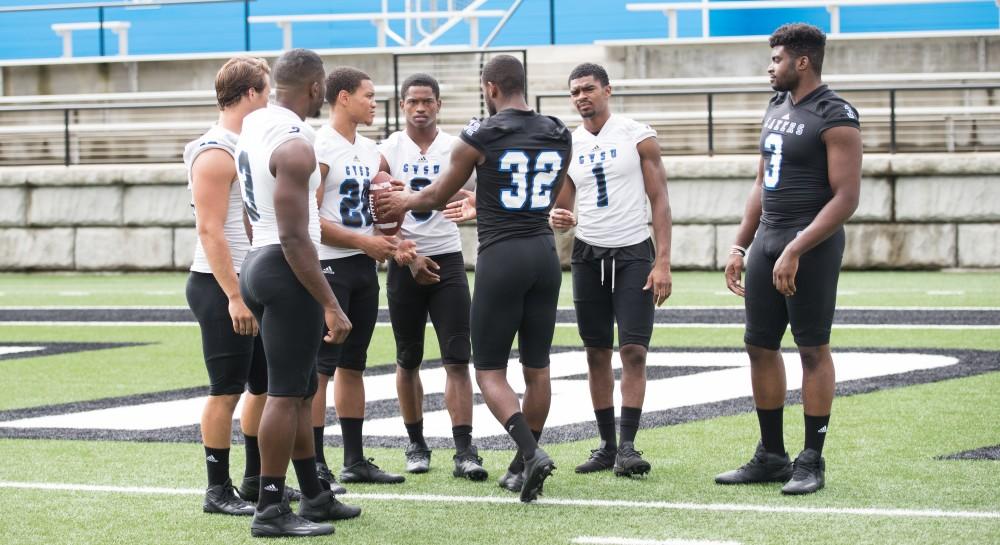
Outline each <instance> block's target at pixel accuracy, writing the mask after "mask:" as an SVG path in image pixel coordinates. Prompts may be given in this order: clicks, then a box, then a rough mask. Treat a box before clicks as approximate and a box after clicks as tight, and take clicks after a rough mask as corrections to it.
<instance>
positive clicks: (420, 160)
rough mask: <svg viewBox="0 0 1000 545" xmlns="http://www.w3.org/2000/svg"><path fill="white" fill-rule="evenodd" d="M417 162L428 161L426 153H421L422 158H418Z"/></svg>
mask: <svg viewBox="0 0 1000 545" xmlns="http://www.w3.org/2000/svg"><path fill="white" fill-rule="evenodd" d="M417 162H418V163H426V162H427V157H426V156H424V155H421V156H420V159H417Z"/></svg>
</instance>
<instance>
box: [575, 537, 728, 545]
mask: <svg viewBox="0 0 1000 545" xmlns="http://www.w3.org/2000/svg"><path fill="white" fill-rule="evenodd" d="M570 543H578V544H581V545H740V543H739V542H738V541H712V540H708V539H637V538H633V537H596V536H580V537H574V538H573V539H571V540H570Z"/></svg>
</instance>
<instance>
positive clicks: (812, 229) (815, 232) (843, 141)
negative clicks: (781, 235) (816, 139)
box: [773, 125, 861, 295]
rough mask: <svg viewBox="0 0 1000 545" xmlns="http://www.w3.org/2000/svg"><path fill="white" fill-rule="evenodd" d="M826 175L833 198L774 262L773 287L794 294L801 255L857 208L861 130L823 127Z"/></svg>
mask: <svg viewBox="0 0 1000 545" xmlns="http://www.w3.org/2000/svg"><path fill="white" fill-rule="evenodd" d="M822 139H823V143H825V144H826V160H827V165H829V166H828V167H827V177H828V178H829V180H830V189H831V191H832V192H833V198H831V199H830V201H829V202H827V203H826V205H824V206H823V209H822V210H820V211H819V214H817V215H816V217H815V218H813V220H812V223H810V224H809V226H808V227H806V228H805V229H803V230H802V232H800V233H799V235H798V236H796V237H795V238H794V239H792V241H791V242H789V243H788V245H787V246H785V250H784V251H783V252H781V255H780V256H779V257H778V260H777V261H776V262H775V264H774V271H773V275H774V279H773V280H774V287H775V288H777V289H778V291H779V292H780V293H782V294H784V295H795V273H796V272H797V271H798V268H799V257H801V256H802V254H804V253H806V252H808V251H809V250H811V249H813V248H815V247H816V246H817V245H818V244H819V243H821V242H823V241H824V240H826V239H827V238H828V237H829V236H830V235H832V234H833V233H835V232H836V231H837V230H838V229H840V228H841V227H842V226H843V225H844V223H846V222H847V220H848V219H850V217H851V216H852V215H854V211H855V210H857V208H858V198H859V196H860V195H861V131H860V130H858V128H857V127H853V126H847V125H841V126H836V127H832V128H830V129H827V130H825V131H823V135H822Z"/></svg>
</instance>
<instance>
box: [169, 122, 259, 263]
mask: <svg viewBox="0 0 1000 545" xmlns="http://www.w3.org/2000/svg"><path fill="white" fill-rule="evenodd" d="M239 137H240V136H239V135H238V134H236V133H234V132H231V131H229V130H227V129H224V128H222V127H220V126H218V125H213V126H212V128H211V129H208V132H206V133H205V134H203V135H201V137H199V138H198V139H197V140H193V141H191V142H188V144H187V145H186V146H184V166H185V167H186V168H187V176H188V189H191V190H192V191H193V190H194V189H193V184H194V178H193V177H192V171H193V169H194V160H195V159H197V158H198V156H199V155H201V153H202V152H203V151H208V150H210V149H220V150H222V151H224V152H226V153H228V154H229V155H230V156H231V157H235V156H236V141H237V139H238V138H239ZM191 207H192V208H194V201H193V200H192V202H191ZM222 232H223V234H224V235H225V237H226V243H227V244H228V246H229V255H230V256H231V257H232V259H233V269H235V270H236V272H240V267H241V266H242V265H243V259H244V258H245V257H246V255H247V252H248V251H250V239H248V238H247V232H246V229H244V228H243V194H242V193H241V192H240V184H239V183H238V182H237V180H236V179H233V180H232V184H230V187H229V203H228V208H227V209H226V221H225V223H223V224H222ZM191 270H192V271H194V272H200V273H206V274H211V273H212V267H211V266H209V264H208V258H207V257H206V256H205V248H204V247H203V246H202V244H201V237H197V238H196V239H195V245H194V260H193V261H192V262H191Z"/></svg>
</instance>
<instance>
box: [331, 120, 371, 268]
mask: <svg viewBox="0 0 1000 545" xmlns="http://www.w3.org/2000/svg"><path fill="white" fill-rule="evenodd" d="M316 160H317V161H319V162H320V163H321V164H324V165H326V166H328V167H329V168H330V171H329V172H327V173H326V180H325V181H324V187H323V205H322V206H321V207H320V209H319V216H320V217H321V218H323V219H326V220H330V221H332V222H334V223H337V224H340V225H341V226H343V227H346V228H347V229H351V230H352V231H354V232H356V233H358V234H362V235H373V234H375V225H374V224H375V222H374V220H373V219H372V214H371V210H370V209H369V208H368V187H369V185H370V184H371V179H372V178H373V177H375V174H376V173H377V172H378V165H379V162H380V160H381V157H380V156H379V153H378V146H377V145H376V144H375V141H374V140H372V139H371V138H367V137H365V136H362V135H361V134H355V135H354V143H353V144H352V143H350V142H348V141H347V139H346V138H344V137H343V136H341V134H340V133H339V132H337V131H335V130H334V129H333V127H331V126H330V125H328V124H327V125H323V126H322V127H320V129H319V130H318V131H316ZM317 248H318V250H319V258H320V259H340V258H343V257H350V256H352V255H357V254H361V253H364V252H362V251H361V250H359V249H357V248H341V247H339V246H329V245H326V244H321V245H320V246H318V247H317Z"/></svg>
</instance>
